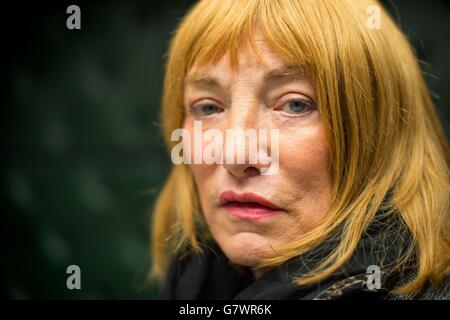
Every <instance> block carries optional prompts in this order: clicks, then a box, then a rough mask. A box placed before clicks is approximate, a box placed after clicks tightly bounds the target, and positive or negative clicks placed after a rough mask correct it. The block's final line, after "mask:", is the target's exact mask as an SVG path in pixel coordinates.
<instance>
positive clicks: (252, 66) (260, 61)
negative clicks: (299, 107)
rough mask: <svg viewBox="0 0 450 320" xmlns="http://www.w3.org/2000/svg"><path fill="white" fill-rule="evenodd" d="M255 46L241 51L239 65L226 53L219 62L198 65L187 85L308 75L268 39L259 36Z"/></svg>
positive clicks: (209, 84) (191, 73)
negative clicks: (286, 58)
mask: <svg viewBox="0 0 450 320" xmlns="http://www.w3.org/2000/svg"><path fill="white" fill-rule="evenodd" d="M253 45H254V46H253V47H252V46H251V45H249V46H246V47H245V48H244V49H243V50H242V51H241V52H239V55H238V60H237V64H236V65H233V64H232V63H231V59H230V57H229V55H228V54H225V55H223V56H222V58H221V59H219V61H218V62H217V63H205V64H203V65H201V66H199V65H197V66H195V65H194V67H193V68H191V69H190V70H189V72H188V74H187V76H186V78H185V84H186V85H187V86H190V85H193V86H201V87H209V88H213V87H220V86H223V85H224V84H226V83H228V84H230V83H232V82H234V81H238V80H239V79H247V80H250V81H258V82H269V81H273V80H279V79H282V78H286V77H289V78H305V77H306V74H305V72H304V70H303V68H301V67H300V66H299V65H294V64H289V63H287V62H286V61H285V60H283V59H282V58H281V57H280V56H279V55H278V54H276V53H275V51H274V50H272V49H271V48H270V46H269V45H268V44H267V42H266V41H265V40H264V39H262V38H255V39H254V43H253ZM227 86H228V85H227Z"/></svg>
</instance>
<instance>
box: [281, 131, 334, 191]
mask: <svg viewBox="0 0 450 320" xmlns="http://www.w3.org/2000/svg"><path fill="white" fill-rule="evenodd" d="M280 143H281V144H280V167H281V168H282V169H283V170H284V171H285V172H287V173H288V176H289V177H290V178H289V180H290V181H292V182H293V183H295V184H297V185H301V186H302V189H304V190H303V191H304V192H305V191H306V192H308V190H309V191H312V190H315V189H316V188H323V187H327V190H328V187H329V184H331V180H330V179H331V170H330V157H329V148H328V144H327V140H326V137H325V133H324V130H323V127H322V126H316V127H312V128H311V127H310V128H304V129H299V130H298V131H290V132H289V133H288V134H284V135H283V136H282V137H280ZM311 188H313V189H311ZM323 191H325V190H323Z"/></svg>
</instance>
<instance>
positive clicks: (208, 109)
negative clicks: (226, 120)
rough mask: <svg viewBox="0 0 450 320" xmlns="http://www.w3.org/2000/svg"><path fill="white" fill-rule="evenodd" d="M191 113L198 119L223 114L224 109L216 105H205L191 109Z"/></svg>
mask: <svg viewBox="0 0 450 320" xmlns="http://www.w3.org/2000/svg"><path fill="white" fill-rule="evenodd" d="M191 112H192V113H193V114H194V115H195V116H196V117H208V116H211V115H213V114H215V113H220V112H222V108H220V107H218V106H216V105H214V104H209V103H208V104H203V105H197V106H193V107H192V108H191Z"/></svg>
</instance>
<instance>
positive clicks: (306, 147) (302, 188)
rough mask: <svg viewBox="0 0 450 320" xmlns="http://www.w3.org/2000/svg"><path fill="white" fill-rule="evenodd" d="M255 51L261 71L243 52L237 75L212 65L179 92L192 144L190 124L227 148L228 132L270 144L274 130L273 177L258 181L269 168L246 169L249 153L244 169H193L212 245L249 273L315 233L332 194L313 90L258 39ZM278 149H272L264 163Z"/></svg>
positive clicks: (222, 64) (225, 64)
mask: <svg viewBox="0 0 450 320" xmlns="http://www.w3.org/2000/svg"><path fill="white" fill-rule="evenodd" d="M255 43H256V46H257V48H258V50H259V53H260V54H261V56H262V57H263V63H261V61H259V60H257V59H256V58H255V54H254V53H252V52H242V53H240V55H239V65H238V68H236V69H232V68H231V66H230V64H229V59H228V56H227V55H225V56H224V57H223V58H222V59H221V60H220V61H219V62H218V63H217V64H214V65H212V64H210V65H205V66H202V67H197V68H193V69H192V70H190V72H189V73H188V76H187V77H186V81H185V85H186V86H185V92H184V102H185V107H186V110H187V112H186V118H185V123H184V128H185V129H187V130H188V131H189V132H190V133H191V136H192V137H193V136H194V121H195V120H196V121H201V124H202V131H206V130H208V129H211V128H215V129H218V130H219V131H220V132H221V133H223V137H224V145H225V144H226V143H225V141H226V130H227V129H234V130H236V129H242V130H244V131H245V130H247V129H254V130H261V129H265V130H267V132H269V134H268V136H269V137H270V132H271V131H270V130H272V129H278V130H279V146H278V147H279V160H278V163H279V170H278V171H277V172H276V173H275V174H272V175H264V174H262V173H263V167H266V166H264V165H262V164H261V163H251V162H250V161H249V152H250V149H249V148H245V154H246V157H245V161H244V163H240V164H239V163H236V162H237V161H234V163H227V161H225V163H224V164H204V163H203V164H191V165H190V168H191V171H192V174H193V177H194V180H195V183H196V185H197V189H198V193H199V200H200V204H201V207H202V211H203V214H204V217H205V219H206V222H207V224H208V226H209V228H210V230H211V233H212V235H213V237H214V239H215V240H216V242H217V243H218V245H219V246H220V247H221V249H222V250H223V251H224V253H225V254H226V255H227V257H228V258H229V259H230V260H231V262H233V263H236V264H239V265H243V266H248V267H252V266H255V265H256V264H257V263H259V262H260V261H261V260H262V259H264V258H269V257H273V256H274V255H275V250H274V249H276V248H277V247H278V246H279V245H283V244H287V243H289V242H290V241H293V240H294V239H298V238H299V237H301V236H302V235H303V234H305V233H306V232H308V231H310V230H311V229H313V228H314V227H315V226H317V225H318V224H319V223H320V222H321V220H322V219H323V218H324V216H325V214H326V213H327V209H328V206H329V201H330V196H331V188H332V178H331V171H330V159H329V149H328V145H327V141H326V138H325V134H324V127H323V124H322V121H321V117H320V114H319V111H318V108H317V105H316V97H315V92H314V91H315V90H314V87H313V84H312V83H311V82H310V81H309V80H308V79H307V77H306V76H305V75H304V74H302V72H301V70H298V69H296V68H293V67H292V66H289V65H287V64H286V63H285V62H284V61H283V60H282V59H281V58H280V57H278V56H277V55H276V54H275V53H274V52H273V51H272V50H271V49H270V48H269V47H268V45H267V43H266V42H265V41H264V40H263V39H262V38H260V37H257V38H256V41H255ZM235 142H236V141H235ZM272 142H273V141H272ZM236 143H237V142H236ZM206 146H207V143H203V144H201V148H205V147H206ZM275 147H276V146H274V145H273V143H272V145H271V143H270V142H269V143H268V146H267V155H269V156H270V154H271V153H273V150H274V148H275ZM223 152H224V153H226V152H227V150H226V148H225V147H224V149H223Z"/></svg>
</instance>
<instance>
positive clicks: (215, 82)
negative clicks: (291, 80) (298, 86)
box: [185, 65, 305, 89]
mask: <svg viewBox="0 0 450 320" xmlns="http://www.w3.org/2000/svg"><path fill="white" fill-rule="evenodd" d="M285 77H295V78H304V77H305V72H304V71H303V69H302V68H300V67H299V66H295V65H287V66H284V67H281V68H277V69H272V70H269V71H267V72H266V73H265V74H264V76H263V81H264V82H265V83H267V82H270V81H275V80H280V79H283V78H285ZM185 84H192V85H196V86H201V87H206V88H212V89H218V88H221V87H222V86H221V84H220V80H219V79H217V78H216V77H212V76H209V75H203V74H196V73H194V74H192V75H188V76H187V77H186V79H185Z"/></svg>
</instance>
